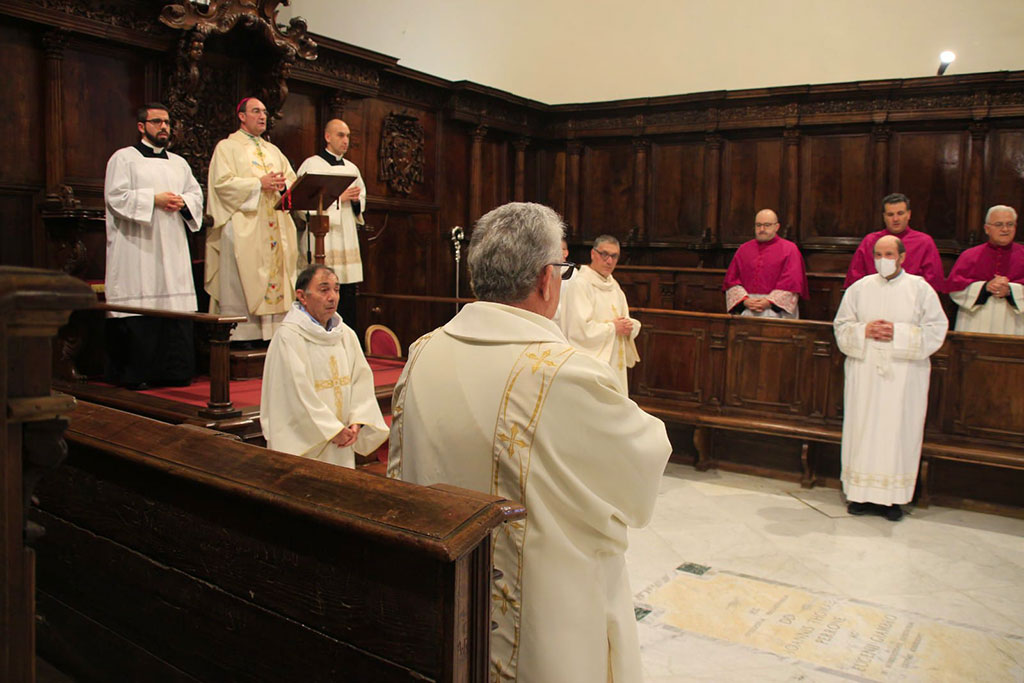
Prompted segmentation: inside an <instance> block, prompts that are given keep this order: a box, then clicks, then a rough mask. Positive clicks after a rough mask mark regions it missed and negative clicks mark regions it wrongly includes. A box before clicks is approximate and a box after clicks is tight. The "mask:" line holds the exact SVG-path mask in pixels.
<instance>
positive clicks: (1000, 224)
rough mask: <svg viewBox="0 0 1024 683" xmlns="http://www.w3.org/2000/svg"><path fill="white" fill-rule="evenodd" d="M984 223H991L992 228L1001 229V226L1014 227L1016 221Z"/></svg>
mask: <svg viewBox="0 0 1024 683" xmlns="http://www.w3.org/2000/svg"><path fill="white" fill-rule="evenodd" d="M985 225H991V226H992V227H993V228H999V229H1000V230H1002V229H1003V228H1016V227H1017V221H1006V222H1005V223H1002V222H999V223H986V224H985Z"/></svg>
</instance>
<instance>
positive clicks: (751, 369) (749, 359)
mask: <svg viewBox="0 0 1024 683" xmlns="http://www.w3.org/2000/svg"><path fill="white" fill-rule="evenodd" d="M745 322H747V321H744V320H736V321H735V323H736V324H733V325H730V329H729V360H728V375H727V379H726V403H727V405H730V406H736V407H743V408H749V409H752V410H757V411H759V412H767V413H786V414H790V415H806V414H808V412H809V409H808V406H807V396H806V393H805V390H804V384H805V383H806V382H807V380H808V374H809V372H810V367H809V364H810V356H811V351H812V349H811V347H810V340H811V337H809V336H808V335H807V334H806V333H804V331H803V330H798V329H794V328H792V327H791V326H789V325H788V324H785V323H780V324H778V325H771V326H769V325H764V324H757V325H756V327H751V328H748V327H747V326H746V325H744V324H742V323H745Z"/></svg>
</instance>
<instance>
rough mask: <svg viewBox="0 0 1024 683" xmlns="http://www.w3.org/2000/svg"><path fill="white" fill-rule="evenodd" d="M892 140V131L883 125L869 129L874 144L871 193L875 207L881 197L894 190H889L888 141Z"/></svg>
mask: <svg viewBox="0 0 1024 683" xmlns="http://www.w3.org/2000/svg"><path fill="white" fill-rule="evenodd" d="M891 139H892V130H891V129H890V128H889V127H888V126H885V125H875V126H873V127H872V128H871V140H872V142H873V143H874V144H873V148H874V158H873V168H874V174H873V176H872V179H873V180H874V185H873V187H874V192H872V193H871V195H872V199H873V200H874V203H875V204H876V205H877V204H878V203H879V202H880V201H881V200H882V197H884V196H886V195H887V194H890V193H891V192H893V191H894V190H890V189H889V141H890V140H891Z"/></svg>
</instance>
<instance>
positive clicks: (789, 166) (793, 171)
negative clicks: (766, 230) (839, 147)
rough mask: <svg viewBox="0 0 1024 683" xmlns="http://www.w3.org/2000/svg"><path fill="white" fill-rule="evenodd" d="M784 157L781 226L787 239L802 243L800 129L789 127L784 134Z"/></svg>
mask: <svg viewBox="0 0 1024 683" xmlns="http://www.w3.org/2000/svg"><path fill="white" fill-rule="evenodd" d="M782 143H783V146H784V150H785V151H784V155H785V156H784V158H783V169H782V203H781V209H782V211H781V213H780V214H779V220H780V221H781V222H782V226H781V227H780V228H779V229H780V231H781V233H782V236H783V237H785V238H786V239H788V240H790V241H792V242H796V243H797V244H799V243H800V229H799V228H800V131H798V130H796V129H793V128H787V129H786V130H785V131H783V134H782Z"/></svg>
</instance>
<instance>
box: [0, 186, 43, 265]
mask: <svg viewBox="0 0 1024 683" xmlns="http://www.w3.org/2000/svg"><path fill="white" fill-rule="evenodd" d="M41 195H42V192H41V191H40V190H39V189H37V188H33V187H32V186H21V187H19V186H13V185H0V217H2V218H3V223H2V226H0V265H4V266H24V267H26V268H30V267H36V268H42V267H44V263H45V258H46V255H47V252H46V249H45V243H46V240H45V237H44V236H43V235H42V223H41V221H40V220H39V216H38V212H37V211H36V200H37V198H39V197H40V196H41Z"/></svg>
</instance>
